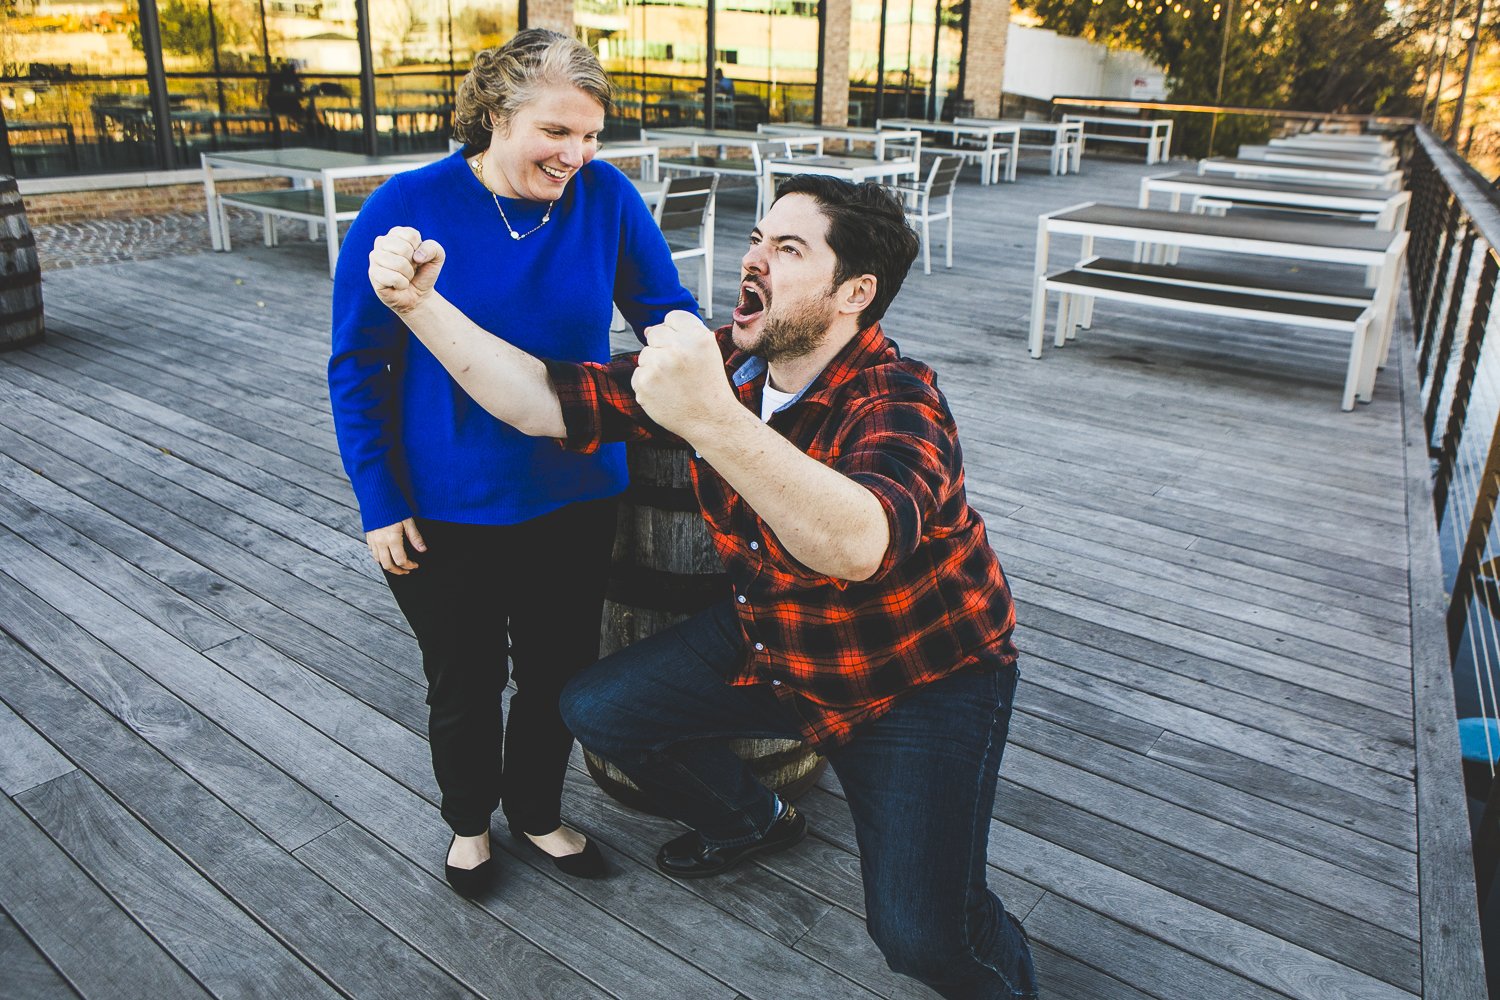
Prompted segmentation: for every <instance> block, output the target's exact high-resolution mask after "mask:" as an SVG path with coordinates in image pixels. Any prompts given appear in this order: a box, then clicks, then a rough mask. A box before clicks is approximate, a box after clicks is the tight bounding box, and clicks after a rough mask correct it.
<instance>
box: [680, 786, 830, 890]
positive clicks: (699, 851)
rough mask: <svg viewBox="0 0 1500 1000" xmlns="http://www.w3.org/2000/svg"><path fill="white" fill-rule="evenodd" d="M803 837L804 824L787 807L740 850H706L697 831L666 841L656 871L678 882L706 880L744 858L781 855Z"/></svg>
mask: <svg viewBox="0 0 1500 1000" xmlns="http://www.w3.org/2000/svg"><path fill="white" fill-rule="evenodd" d="M805 836H807V820H806V819H805V818H803V816H802V814H801V813H799V812H798V811H797V809H796V807H795V806H793V805H791V804H790V803H788V804H787V807H786V812H785V813H783V814H782V816H781V818H780V819H778V820H777V821H776V822H775V823H772V824H771V829H769V830H767V831H766V833H765V836H763V837H761V838H760V839H759V840H754V841H751V842H750V843H748V844H741V845H740V846H739V847H708V846H705V845H704V843H703V838H702V837H700V836H699V835H698V833H697V831H694V832H692V833H685V834H683V835H682V836H680V837H678V838H677V839H676V840H669V841H667V842H666V843H665V844H663V845H662V849H661V850H659V851H657V852H656V867H657V868H659V869H661V870H662V871H664V872H666V873H667V874H668V875H675V876H677V877H678V878H707V877H708V876H710V875H718V874H720V873H721V872H727V871H728V870H729V869H731V868H733V867H734V866H735V865H737V864H739V863H740V862H741V861H744V860H745V859H746V858H753V857H755V856H756V855H759V854H775V853H776V852H777V851H784V850H786V849H787V848H788V847H791V846H793V845H795V844H797V843H798V842H799V841H801V840H802V838H803V837H805Z"/></svg>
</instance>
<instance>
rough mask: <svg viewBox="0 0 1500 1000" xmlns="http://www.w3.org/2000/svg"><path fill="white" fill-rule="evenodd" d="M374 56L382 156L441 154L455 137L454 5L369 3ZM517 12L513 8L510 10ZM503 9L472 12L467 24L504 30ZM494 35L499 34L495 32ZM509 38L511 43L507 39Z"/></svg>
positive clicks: (400, 0) (439, 0) (428, 0)
mask: <svg viewBox="0 0 1500 1000" xmlns="http://www.w3.org/2000/svg"><path fill="white" fill-rule="evenodd" d="M369 3H370V29H371V30H370V38H371V45H372V48H373V50H374V56H375V108H376V110H375V130H376V148H377V151H378V152H380V153H405V152H416V151H421V150H440V149H444V148H445V147H446V145H447V142H448V138H449V136H450V135H451V134H452V114H453V90H454V85H455V81H454V80H453V74H454V72H455V70H456V63H455V60H454V53H453V46H454V43H455V41H456V39H455V38H454V10H453V4H452V2H451V0H369ZM512 10H514V8H512ZM499 11H500V9H499V8H488V9H485V10H483V11H479V10H476V9H475V8H473V7H470V8H468V14H467V15H466V19H467V20H468V21H469V22H471V23H472V22H474V21H475V20H476V17H477V16H479V15H491V16H488V17H486V22H487V23H486V24H484V25H483V26H484V27H487V28H495V29H500V30H503V29H504V28H505V27H506V26H508V25H509V24H513V23H514V19H513V17H512V18H506V17H505V16H503V15H501V14H500V12H499ZM495 34H499V31H496V32H495ZM506 37H509V36H508V35H507V36H506Z"/></svg>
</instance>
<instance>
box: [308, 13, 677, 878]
mask: <svg viewBox="0 0 1500 1000" xmlns="http://www.w3.org/2000/svg"><path fill="white" fill-rule="evenodd" d="M609 99H610V91H609V82H608V80H607V78H606V77H605V75H604V71H603V69H602V68H601V67H600V65H599V62H598V60H597V59H596V58H595V57H594V54H593V53H592V52H591V51H589V49H587V48H586V47H584V46H583V45H581V44H580V43H578V42H577V41H575V40H573V39H571V38H568V37H567V36H565V35H561V34H558V33H556V32H551V31H541V30H527V31H523V32H521V33H519V34H517V35H516V36H515V37H514V38H513V39H511V41H510V42H508V43H507V44H505V45H504V46H501V47H500V48H498V49H492V50H489V51H486V52H482V53H480V54H479V55H478V56H476V57H475V60H474V67H473V69H472V71H471V72H470V73H469V75H468V76H467V77H465V79H464V81H463V84H462V85H461V87H460V89H459V92H458V99H457V107H456V113H455V116H454V118H455V131H456V132H457V133H458V135H459V137H460V138H462V139H464V140H465V141H466V143H467V144H466V146H465V148H464V149H463V150H462V151H460V152H457V153H454V154H452V155H450V156H448V157H447V158H445V159H443V160H440V161H438V162H436V163H433V164H430V165H428V166H426V167H422V168H420V169H418V170H413V171H410V172H408V173H404V174H398V175H396V176H395V177H393V178H392V179H391V180H389V181H388V182H386V183H385V184H384V185H382V186H381V187H380V188H379V189H378V190H376V191H375V192H374V193H373V194H372V195H371V196H370V198H369V200H368V201H367V202H366V203H365V206H364V209H363V210H362V211H361V212H360V215H359V218H357V219H356V220H355V221H354V224H353V225H352V226H351V228H350V230H349V235H348V237H347V241H346V245H347V246H349V247H350V249H351V250H352V251H354V252H350V253H345V254H342V255H340V257H339V265H338V273H337V275H336V277H335V279H334V290H333V352H332V358H331V360H330V361H329V365H328V387H329V395H330V397H331V400H332V404H333V416H334V424H335V426H336V428H337V431H338V440H339V449H340V451H341V453H342V455H343V459H344V467H345V468H346V469H347V470H348V473H349V478H350V480H351V481H352V483H353V485H354V492H355V495H356V496H357V498H358V500H359V507H360V516H361V519H362V521H363V525H364V530H365V537H366V540H367V541H368V543H369V546H370V552H371V554H372V555H373V556H374V558H375V560H376V561H377V562H378V563H379V564H380V566H381V568H382V569H383V570H384V571H385V575H386V581H387V582H388V583H389V585H390V587H391V591H392V592H393V593H394V594H395V597H396V600H397V603H398V604H400V606H401V610H402V613H403V614H404V615H405V616H406V619H407V621H408V622H409V623H410V624H411V627H412V631H413V632H414V633H415V634H416V637H417V641H418V644H419V645H420V647H421V649H422V666H423V670H424V672H425V673H426V675H427V682H428V697H427V702H428V706H429V710H430V711H429V716H428V735H429V739H430V742H431V745H432V760H433V771H434V773H435V774H436V776H437V782H438V788H439V790H440V791H441V793H442V814H443V818H444V819H445V820H446V821H447V822H448V825H449V826H450V827H451V828H452V830H453V834H454V837H453V840H452V842H451V843H450V844H449V848H448V858H447V865H446V872H447V876H448V881H449V883H450V884H451V885H452V886H453V887H454V888H455V889H456V890H458V891H459V892H461V893H463V894H465V895H474V894H476V893H478V892H480V891H482V890H483V889H484V888H485V887H486V886H487V885H488V884H489V882H490V881H491V880H492V878H493V871H494V867H495V866H494V865H493V864H492V863H491V861H490V843H489V827H490V816H491V814H492V813H493V812H494V810H495V807H496V806H497V805H500V806H501V807H502V808H503V810H504V813H505V817H506V819H507V821H508V823H509V826H510V829H511V832H512V833H513V834H514V835H515V836H516V837H517V838H518V839H520V840H521V841H522V842H523V843H529V844H531V845H533V846H534V847H535V848H536V849H538V850H540V851H542V852H544V853H546V854H547V855H549V856H550V857H551V858H552V859H553V862H554V863H555V864H556V865H557V867H558V868H559V869H561V870H562V871H564V872H566V873H568V874H572V875H578V876H582V877H594V876H597V875H599V874H602V872H603V867H604V865H603V859H602V856H601V855H600V854H599V851H598V848H597V847H595V846H594V845H593V844H592V843H590V842H588V841H587V840H586V838H584V837H583V835H581V834H579V833H578V832H576V831H574V830H572V829H570V828H569V827H567V826H564V825H563V823H562V818H561V812H560V800H561V795H562V784H563V776H564V773H565V771H566V768H567V761H568V755H569V752H570V750H571V749H572V745H573V737H572V734H571V733H569V732H568V730H567V728H566V727H565V726H564V725H563V722H562V719H561V718H560V716H559V715H558V711H557V696H558V692H559V691H560V690H561V689H562V687H563V685H564V684H565V683H567V681H568V679H569V678H571V677H572V676H573V675H574V674H575V673H577V672H578V671H579V670H581V669H583V668H584V667H585V666H587V665H589V664H590V663H592V662H593V661H594V660H595V659H596V658H597V656H598V640H599V617H600V610H601V605H602V603H603V597H604V579H605V574H606V572H607V570H608V564H609V555H610V546H611V542H612V539H613V535H614V518H615V514H614V503H613V498H614V497H615V496H616V495H617V494H619V493H620V492H621V490H623V489H624V487H625V461H624V454H623V452H621V451H620V450H619V447H618V446H616V447H615V448H614V449H613V450H605V451H601V452H600V453H599V454H598V455H591V456H582V455H576V454H573V453H571V452H566V451H564V450H563V449H562V448H560V447H558V446H557V444H556V443H555V442H550V441H538V440H536V439H532V438H527V437H525V436H523V435H521V434H519V433H517V432H516V431H514V430H512V429H511V428H510V427H508V426H506V425H505V424H502V423H501V422H500V421H498V420H496V419H494V418H493V417H491V416H490V415H489V414H487V413H486V412H484V410H482V409H480V407H479V406H477V405H476V404H475V403H474V402H473V400H471V399H470V398H469V397H468V395H467V394H465V393H464V391H463V390H462V389H460V388H459V387H458V385H457V384H456V383H455V382H454V381H453V380H452V379H451V378H449V377H448V375H447V373H446V372H445V371H444V370H443V367H442V366H441V365H440V364H438V363H437V361H436V360H434V359H433V357H432V355H431V354H429V353H428V352H427V350H426V348H424V347H422V345H421V344H420V343H418V342H417V340H416V338H415V337H413V336H412V335H411V334H410V333H409V332H408V331H407V329H406V328H405V327H404V326H402V325H401V323H400V322H399V321H398V320H397V319H396V318H395V316H394V314H393V313H392V312H391V311H390V310H389V309H387V308H386V307H385V306H383V305H382V304H381V303H380V300H379V299H378V298H376V297H375V294H374V292H373V291H372V290H371V288H370V282H369V280H368V279H367V277H366V275H365V268H366V255H365V253H364V252H363V251H362V250H361V249H360V248H364V247H369V246H372V245H373V244H374V241H375V238H376V237H377V236H380V235H383V234H384V233H385V232H387V231H388V230H389V229H390V228H391V227H392V226H397V225H402V226H414V227H416V228H417V229H419V230H420V231H421V232H422V233H423V234H425V235H430V236H432V237H433V238H434V239H437V240H439V241H441V242H442V243H443V245H444V246H446V247H449V248H450V252H451V253H452V266H450V267H449V268H448V269H446V270H444V272H443V275H442V279H441V281H442V284H443V289H442V291H443V294H444V295H445V296H447V297H448V298H449V299H450V300H451V301H453V302H454V303H455V304H456V305H458V306H459V307H460V308H462V309H463V310H464V311H465V312H466V313H467V314H468V315H469V316H470V317H472V318H473V319H474V321H475V322H477V323H479V324H481V325H483V326H484V327H485V329H487V330H492V331H494V332H495V333H496V334H497V335H498V336H501V337H503V338H505V339H506V340H508V341H510V342H511V343H513V344H516V345H518V346H520V347H522V348H524V349H525V350H527V351H530V352H531V353H533V354H536V355H539V356H542V357H551V358H558V359H567V360H571V361H604V360H607V358H608V355H609V325H610V318H611V315H612V309H611V307H612V305H615V304H618V306H619V308H620V311H621V313H622V314H623V315H624V316H625V318H626V319H627V320H629V321H630V323H631V325H632V326H634V328H635V330H636V332H637V334H639V333H640V331H642V330H643V329H645V327H647V326H649V325H652V324H655V323H659V322H661V320H662V318H663V317H664V316H665V315H666V314H667V313H668V312H670V311H671V310H673V309H688V310H694V311H696V308H697V307H696V305H695V303H694V302H693V300H692V297H691V296H690V295H689V294H688V292H687V290H686V289H684V288H683V287H682V284H681V282H680V281H679V280H678V277H677V268H676V265H675V264H674V263H673V262H672V259H671V255H670V252H669V250H668V248H667V245H666V241H665V240H664V238H663V237H662V235H661V231H660V230H659V229H658V228H657V226H656V224H655V222H654V221H653V220H652V217H651V213H650V212H649V211H648V210H647V208H646V207H645V205H644V204H643V203H642V201H641V198H640V195H639V194H638V193H637V192H636V191H635V189H634V187H633V186H632V185H631V184H630V182H629V181H628V180H627V179H626V178H625V177H624V176H623V175H622V174H621V173H620V172H619V171H618V170H616V169H615V168H614V167H612V166H610V165H609V164H608V163H604V162H602V161H601V162H598V163H593V162H590V161H591V159H592V157H593V154H594V151H595V150H596V149H597V148H598V139H599V132H600V130H601V129H602V128H603V126H604V113H605V109H606V107H608V104H609ZM507 652H508V653H509V659H510V667H511V669H512V670H513V671H514V676H515V679H516V693H515V695H514V697H513V698H512V699H511V702H510V718H509V723H508V725H503V724H502V709H501V694H502V692H503V691H504V689H505V685H506V681H507V671H506V657H507ZM502 743H503V747H502Z"/></svg>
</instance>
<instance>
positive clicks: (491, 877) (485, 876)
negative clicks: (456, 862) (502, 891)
mask: <svg viewBox="0 0 1500 1000" xmlns="http://www.w3.org/2000/svg"><path fill="white" fill-rule="evenodd" d="M456 840H458V835H457V834H454V836H453V840H450V841H449V842H448V850H449V851H452V850H453V842H454V841H456ZM497 870H498V869H497V868H496V867H495V859H494V858H493V857H491V858H486V859H485V860H484V861H481V862H480V863H479V864H477V865H475V866H474V867H473V868H455V867H453V866H452V865H450V864H446V863H445V864H444V865H443V877H444V878H446V879H447V880H448V884H449V885H450V886H452V887H453V891H454V892H456V893H458V894H459V895H460V896H463V897H464V898H465V899H473V898H474V897H475V896H478V895H481V894H482V893H483V892H484V891H485V890H486V889H488V888H489V887H490V886H492V885H494V884H495V872H496V871H497Z"/></svg>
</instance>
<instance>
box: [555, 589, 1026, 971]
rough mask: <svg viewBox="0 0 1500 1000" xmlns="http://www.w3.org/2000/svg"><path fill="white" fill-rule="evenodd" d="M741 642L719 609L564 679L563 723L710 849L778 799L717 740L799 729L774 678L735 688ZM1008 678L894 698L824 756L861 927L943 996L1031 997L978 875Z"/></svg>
mask: <svg viewBox="0 0 1500 1000" xmlns="http://www.w3.org/2000/svg"><path fill="white" fill-rule="evenodd" d="M743 645H744V637H743V635H742V633H741V632H740V629H739V624H738V622H737V621H736V619H735V613H734V610H733V607H732V606H731V605H730V604H729V603H728V602H725V603H724V604H722V605H719V606H716V607H714V608H711V609H709V610H708V611H705V612H703V613H702V614H699V615H697V616H695V617H693V618H690V619H688V620H687V621H685V622H683V623H682V624H680V625H678V626H676V627H675V628H671V629H668V630H667V631H665V632H661V633H658V634H657V635H654V636H652V637H651V638H649V639H645V640H643V641H641V642H638V643H636V644H635V645H634V646H631V647H630V648H629V649H625V650H622V651H620V652H618V653H616V654H614V655H613V656H610V657H608V658H606V659H604V660H602V661H601V662H599V663H598V664H596V665H595V666H593V667H590V668H589V669H587V670H585V671H584V672H583V673H581V674H579V675H578V676H577V677H575V678H574V679H573V680H572V681H571V682H569V684H568V686H567V687H566V688H564V690H563V695H562V712H563V718H564V720H565V721H566V722H567V723H568V726H569V728H571V729H572V730H573V733H574V735H575V736H577V737H578V741H579V742H580V743H582V744H583V745H584V746H586V747H588V748H589V749H590V750H592V751H594V752H595V753H597V754H599V755H600V756H602V757H604V758H605V759H607V760H609V761H611V762H612V763H614V764H615V766H617V767H619V768H620V770H622V771H624V772H625V773H626V774H628V775H629V776H630V777H631V778H632V779H633V780H634V781H635V782H636V784H638V785H640V786H641V789H642V790H643V791H645V792H646V793H647V794H648V795H650V796H652V797H653V798H654V799H655V801H656V802H657V803H658V805H660V806H661V807H662V808H663V809H664V810H665V811H667V812H668V813H670V814H671V815H673V816H675V817H676V818H678V819H680V820H682V821H684V822H685V823H687V824H688V825H690V826H692V827H693V828H694V829H696V830H697V831H698V832H699V833H700V834H701V835H702V836H703V838H704V840H706V841H708V842H709V843H711V844H717V845H720V846H731V845H737V844H743V843H748V842H749V841H752V840H755V839H757V838H758V837H760V836H761V835H762V834H764V833H765V831H766V830H767V829H769V827H770V825H771V822H772V820H773V817H774V810H775V808H776V798H775V796H774V795H773V794H772V793H771V792H770V791H769V790H767V789H766V787H765V786H764V785H762V784H760V783H759V782H758V781H756V779H755V777H754V776H753V775H752V774H751V772H750V769H749V767H748V766H746V764H745V763H744V762H743V761H742V760H740V758H739V757H738V756H736V755H735V754H734V753H733V752H732V751H730V750H729V749H728V748H727V747H726V746H724V745H723V744H722V743H721V742H716V741H718V740H721V739H722V738H725V737H747V738H790V739H798V738H800V733H799V731H798V728H797V720H796V718H795V715H794V714H793V711H792V710H791V709H789V708H787V707H786V706H784V705H782V703H781V702H780V701H779V700H778V699H777V697H776V696H775V695H774V694H773V693H772V692H771V688H770V686H769V685H754V686H750V687H736V686H731V685H729V684H727V683H725V680H724V678H725V676H726V675H727V674H728V672H729V671H730V670H732V669H734V668H735V667H736V666H737V665H738V664H739V663H740V662H741V657H742V654H743ZM1015 686H1016V672H1015V671H1014V670H1011V669H1006V670H1001V671H996V672H990V673H979V672H969V671H966V672H963V673H959V674H954V675H951V676H949V677H946V678H944V679H943V680H941V681H937V682H936V683H933V684H929V685H927V686H925V687H923V688H922V689H920V690H918V691H916V692H913V693H912V694H909V695H907V696H906V697H905V698H903V699H902V700H901V701H900V702H899V703H898V704H897V706H896V708H895V709H893V710H892V711H891V712H889V713H887V714H886V715H884V716H881V717H880V718H879V719H875V720H873V721H871V722H867V723H864V724H862V725H861V726H859V728H858V730H857V731H856V735H855V736H854V738H853V739H851V740H850V741H849V742H847V743H846V744H844V745H843V746H841V747H838V748H836V749H833V750H830V751H828V753H827V757H828V761H829V763H830V764H831V765H832V766H833V769H834V772H835V773H836V774H837V775H838V777H839V781H840V782H842V784H843V786H844V794H845V796H846V798H847V800H848V803H849V810H850V812H851V813H852V814H853V818H854V832H855V838H856V839H857V841H858V843H859V852H860V867H861V871H862V873H863V875H864V885H865V913H866V924H867V927H868V928H869V932H870V936H871V937H872V938H873V939H874V940H875V943H876V944H877V945H879V947H880V950H881V952H882V953H883V954H884V955H885V959H886V963H887V964H888V965H889V966H890V967H891V968H892V969H893V970H895V971H896V972H899V973H903V974H905V975H908V976H911V977H913V978H915V979H919V980H921V981H922V982H924V983H926V984H927V985H928V986H930V987H932V988H933V989H934V990H936V991H937V992H938V993H940V994H941V995H943V996H945V997H951V998H964V1000H969V998H974V1000H979V998H986V1000H987V998H996V997H1004V998H1013V997H1034V996H1036V989H1037V986H1036V974H1035V972H1034V970H1033V967H1032V961H1031V950H1030V948H1029V947H1028V945H1027V943H1026V939H1025V936H1024V934H1023V933H1022V932H1021V929H1020V924H1019V923H1018V922H1017V921H1016V920H1015V918H1014V917H1012V916H1011V915H1010V914H1008V913H1006V912H1005V908H1004V906H1002V905H1001V903H1000V900H999V899H998V898H997V897H996V896H995V894H994V893H992V892H990V891H989V888H988V887H987V885H986V881H985V844H986V842H987V840H988V838H989V826H990V815H991V809H992V807H993V804H994V799H995V782H996V779H997V778H998V776H999V770H1000V755H1001V753H1002V752H1003V750H1004V749H1005V737H1006V732H1007V729H1008V727H1009V724H1010V710H1011V701H1012V698H1013V696H1014V694H1015Z"/></svg>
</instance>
